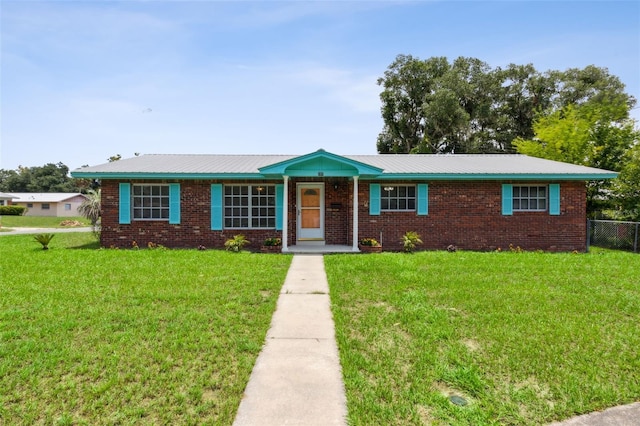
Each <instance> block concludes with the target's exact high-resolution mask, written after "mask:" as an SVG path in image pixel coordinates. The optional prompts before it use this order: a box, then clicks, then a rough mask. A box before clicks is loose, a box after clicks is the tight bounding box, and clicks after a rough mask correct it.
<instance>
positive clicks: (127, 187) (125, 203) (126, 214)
mask: <svg viewBox="0 0 640 426" xmlns="http://www.w3.org/2000/svg"><path fill="white" fill-rule="evenodd" d="M118 204H119V207H118V214H119V218H118V223H119V224H121V225H129V224H130V223H131V184H130V183H120V189H119V200H118Z"/></svg>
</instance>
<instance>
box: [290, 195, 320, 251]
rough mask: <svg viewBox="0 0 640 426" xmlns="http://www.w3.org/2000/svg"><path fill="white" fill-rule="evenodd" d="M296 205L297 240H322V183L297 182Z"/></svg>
mask: <svg viewBox="0 0 640 426" xmlns="http://www.w3.org/2000/svg"><path fill="white" fill-rule="evenodd" d="M296 205H297V206H298V212H297V215H298V220H297V223H298V226H297V231H298V241H322V240H324V184H323V183H299V184H298V194H297V202H296Z"/></svg>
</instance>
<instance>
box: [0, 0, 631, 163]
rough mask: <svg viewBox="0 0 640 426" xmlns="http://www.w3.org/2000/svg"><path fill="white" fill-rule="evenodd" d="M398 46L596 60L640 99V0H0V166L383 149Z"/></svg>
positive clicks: (566, 63) (538, 61) (544, 63)
mask: <svg viewBox="0 0 640 426" xmlns="http://www.w3.org/2000/svg"><path fill="white" fill-rule="evenodd" d="M399 54H407V55H412V56H414V57H417V58H420V59H428V58H430V57H434V56H446V57H447V58H448V59H449V60H450V61H452V60H453V59H455V58H457V57H459V56H465V57H474V58H478V59H480V60H482V61H484V62H486V63H487V64H488V65H489V66H491V67H493V68H495V67H505V66H507V65H508V64H510V63H515V64H519V65H524V64H529V63H531V64H533V65H534V67H535V68H536V69H537V70H539V71H546V70H550V69H553V70H566V69H568V68H584V67H585V66H587V65H591V64H593V65H596V66H599V67H606V68H608V70H609V72H610V73H611V74H613V75H616V76H618V77H619V78H620V79H621V80H622V82H623V83H624V84H625V85H626V91H627V93H629V94H631V95H633V96H634V97H636V98H637V99H640V1H638V0H634V1H616V0H613V1H611V0H610V1H604V2H598V1H517V0H512V1H506V0H503V1H493V2H489V1H260V2H253V1H226V2H225V1H207V0H200V1H179V0H174V1H158V0H146V1H143V0H135V1H134V0H131V1H96V0H86V1H75V0H49V1H31V0H19V1H18V0H2V1H1V2H0V169H6V170H10V169H17V168H18V167H19V166H25V167H32V166H43V165H45V164H47V163H59V162H62V163H63V164H65V165H67V166H68V167H69V168H70V169H71V170H74V169H76V168H78V167H81V166H83V165H92V166H93V165H97V164H102V163H106V162H107V160H108V159H109V157H111V156H114V155H117V154H119V155H121V156H122V157H123V158H127V157H132V156H134V155H136V153H139V154H306V153H309V152H313V151H316V150H318V149H321V148H322V149H325V150H327V151H330V152H333V153H336V154H340V155H347V154H375V153H376V138H377V136H378V133H379V132H380V131H381V130H382V126H383V122H382V118H381V115H380V106H381V103H380V99H379V94H380V92H381V87H380V86H378V85H377V79H378V78H380V77H382V76H383V75H384V72H385V70H386V69H387V68H388V66H389V65H390V64H391V63H392V62H393V61H394V59H395V58H396V56H397V55H399ZM632 112H633V116H634V118H636V119H640V109H635V110H633V111H632Z"/></svg>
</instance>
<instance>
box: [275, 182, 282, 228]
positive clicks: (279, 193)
mask: <svg viewBox="0 0 640 426" xmlns="http://www.w3.org/2000/svg"><path fill="white" fill-rule="evenodd" d="M283 208H284V185H283V184H280V185H276V230H277V231H282V209H283Z"/></svg>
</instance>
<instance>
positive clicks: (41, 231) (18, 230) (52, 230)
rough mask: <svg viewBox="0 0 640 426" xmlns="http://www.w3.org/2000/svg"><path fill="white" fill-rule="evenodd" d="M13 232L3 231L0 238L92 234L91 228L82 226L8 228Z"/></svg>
mask: <svg viewBox="0 0 640 426" xmlns="http://www.w3.org/2000/svg"><path fill="white" fill-rule="evenodd" d="M6 229H11V231H6V230H5V231H1V232H0V237H1V236H3V235H17V234H58V233H67V232H91V231H92V228H91V227H90V226H89V227H87V226H80V227H76V228H6Z"/></svg>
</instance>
